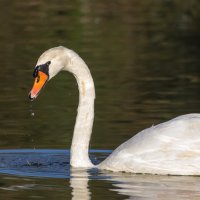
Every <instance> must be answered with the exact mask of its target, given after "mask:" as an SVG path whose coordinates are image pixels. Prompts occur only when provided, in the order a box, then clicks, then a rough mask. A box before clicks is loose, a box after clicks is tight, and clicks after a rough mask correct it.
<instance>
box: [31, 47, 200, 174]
mask: <svg viewBox="0 0 200 200" xmlns="http://www.w3.org/2000/svg"><path fill="white" fill-rule="evenodd" d="M62 70H64V71H69V72H71V73H72V74H73V75H74V77H75V78H76V80H77V83H78V89H79V105H78V113H77V117H76V124H75V128H74V134H73V139H72V145H71V158H70V164H71V166H72V167H80V168H90V167H97V168H99V169H105V170H110V171H116V172H118V171H124V172H132V173H150V174H170V175H200V114H188V115H182V116H179V117H177V118H174V119H172V120H170V121H167V122H165V123H161V124H158V125H156V126H152V127H150V128H147V129H145V130H143V131H141V132H139V133H138V134H137V135H135V136H134V137H132V138H131V139H129V140H128V141H126V142H125V143H123V144H121V145H120V146H119V147H118V148H117V149H116V150H114V151H113V152H112V154H111V155H110V156H108V158H107V159H106V160H104V161H103V162H102V163H100V164H99V165H97V166H94V165H93V164H92V162H91V161H90V159H89V155H88V149H89V142H90V137H91V133H92V126H93V119H94V100H95V88H94V82H93V79H92V76H91V73H90V70H89V69H88V67H87V65H86V63H85V62H84V61H83V60H82V59H81V58H80V57H79V56H78V55H77V54H76V53H75V52H74V51H72V50H70V49H67V48H65V47H62V46H60V47H54V48H52V49H49V50H47V51H45V52H44V53H43V54H42V55H41V56H40V58H39V59H38V62H37V65H36V68H35V71H34V74H35V76H34V77H35V82H34V85H33V88H32V90H31V92H30V94H29V97H30V99H31V100H33V99H35V98H36V97H37V95H38V94H39V92H40V90H41V89H42V88H43V86H44V85H45V84H46V82H47V81H49V80H50V79H51V78H53V77H54V76H55V75H56V74H57V73H58V72H60V71H62ZM38 77H39V78H38Z"/></svg>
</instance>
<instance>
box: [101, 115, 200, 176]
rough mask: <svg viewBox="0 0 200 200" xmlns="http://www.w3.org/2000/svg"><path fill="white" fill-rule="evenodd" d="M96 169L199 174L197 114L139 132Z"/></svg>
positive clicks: (199, 153) (198, 123)
mask: <svg viewBox="0 0 200 200" xmlns="http://www.w3.org/2000/svg"><path fill="white" fill-rule="evenodd" d="M99 168H102V169H107V170H111V171H125V172H134V173H151V174H173V175H200V114H188V115H182V116H179V117H177V118H174V119H172V120H170V121H167V122H165V123H162V124H159V125H156V126H152V127H150V128H147V129H145V130H143V131H141V132H139V133H138V134H137V135H135V136H134V137H132V138H131V139H129V140H128V141H126V142H125V143H123V144H121V145H120V146H119V147H118V148H117V149H115V150H114V151H113V153H112V154H111V155H110V156H109V157H108V158H107V159H106V160H104V161H103V162H102V163H101V164H100V165H99Z"/></svg>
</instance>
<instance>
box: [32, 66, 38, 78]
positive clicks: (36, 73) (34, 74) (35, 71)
mask: <svg viewBox="0 0 200 200" xmlns="http://www.w3.org/2000/svg"><path fill="white" fill-rule="evenodd" d="M38 71H39V66H36V68H35V69H34V71H33V77H34V78H36V77H37V76H38Z"/></svg>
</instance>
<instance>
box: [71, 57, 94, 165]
mask: <svg viewBox="0 0 200 200" xmlns="http://www.w3.org/2000/svg"><path fill="white" fill-rule="evenodd" d="M75 58H76V59H75ZM75 58H74V59H72V64H73V66H72V70H71V72H72V73H73V74H74V76H75V78H76V81H77V83H78V89H79V105H78V110H77V117H76V123H75V127H74V133H73V138H72V145H71V158H70V164H71V166H73V167H92V166H93V164H92V163H91V161H90V159H89V143H90V137H91V133H92V127H93V120H94V99H95V88H94V82H93V79H92V76H91V73H90V70H89V69H88V67H87V65H86V64H85V62H84V61H83V60H82V59H81V58H80V57H79V56H78V55H75Z"/></svg>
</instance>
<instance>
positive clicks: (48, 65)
mask: <svg viewBox="0 0 200 200" xmlns="http://www.w3.org/2000/svg"><path fill="white" fill-rule="evenodd" d="M66 58H67V56H66V48H65V47H62V46H60V47H54V48H51V49H49V50H47V51H45V52H44V53H43V54H42V55H41V56H40V57H39V59H38V61H37V64H36V67H35V68H34V71H33V77H34V79H35V80H34V84H33V87H32V89H31V91H30V93H29V98H30V100H34V99H35V98H36V97H37V96H38V94H39V93H40V91H41V90H42V88H44V86H45V85H46V83H47V82H48V81H49V80H50V79H51V78H53V77H54V76H55V75H56V74H58V72H60V71H61V70H62V69H63V68H64V66H65V65H67V64H68V63H67V62H68V59H66Z"/></svg>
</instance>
